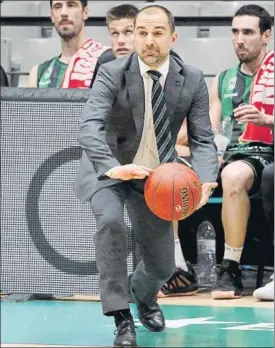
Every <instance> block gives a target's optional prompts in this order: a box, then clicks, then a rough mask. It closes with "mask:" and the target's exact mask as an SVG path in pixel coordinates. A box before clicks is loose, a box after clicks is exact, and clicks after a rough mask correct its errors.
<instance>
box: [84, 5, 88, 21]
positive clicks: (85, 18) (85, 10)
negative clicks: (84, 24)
mask: <svg viewBox="0 0 275 348" xmlns="http://www.w3.org/2000/svg"><path fill="white" fill-rule="evenodd" d="M88 18H89V9H88V6H86V7H85V8H84V10H83V19H84V21H86V20H87V19H88Z"/></svg>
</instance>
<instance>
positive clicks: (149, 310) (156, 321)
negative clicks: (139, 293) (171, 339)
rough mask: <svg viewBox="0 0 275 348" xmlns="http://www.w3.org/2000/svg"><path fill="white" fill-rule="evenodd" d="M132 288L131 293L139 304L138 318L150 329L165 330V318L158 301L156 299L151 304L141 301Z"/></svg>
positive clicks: (155, 330)
mask: <svg viewBox="0 0 275 348" xmlns="http://www.w3.org/2000/svg"><path fill="white" fill-rule="evenodd" d="M130 289H131V295H132V297H133V299H134V301H135V303H136V305H137V311H138V319H139V321H140V322H141V324H142V325H143V326H145V327H146V328H147V329H148V330H150V331H154V332H160V331H163V330H164V329H165V319H164V316H163V313H162V310H161V309H160V307H159V305H158V303H157V301H156V300H154V301H153V303H152V304H151V305H146V304H145V303H142V302H141V301H139V299H138V298H137V297H136V295H135V293H134V290H133V289H132V288H131V287H130Z"/></svg>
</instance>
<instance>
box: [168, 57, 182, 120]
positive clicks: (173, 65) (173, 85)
mask: <svg viewBox="0 0 275 348" xmlns="http://www.w3.org/2000/svg"><path fill="white" fill-rule="evenodd" d="M182 69H183V67H182V66H181V64H180V62H178V63H177V62H176V59H175V58H173V57H171V56H170V67H169V72H168V75H167V78H166V82H165V86H164V95H165V100H166V104H167V109H168V111H169V114H170V115H171V116H172V115H173V114H174V111H175V108H176V105H177V102H178V99H179V96H180V94H181V91H182V87H183V83H184V79H185V78H184V76H183V75H182V74H181V71H182Z"/></svg>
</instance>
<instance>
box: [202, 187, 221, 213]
mask: <svg viewBox="0 0 275 348" xmlns="http://www.w3.org/2000/svg"><path fill="white" fill-rule="evenodd" d="M217 186H218V184H217V183H216V182H207V183H205V184H202V196H201V201H200V203H199V205H198V207H197V210H199V209H200V208H201V207H203V206H204V205H205V204H206V203H207V202H208V199H209V197H210V195H211V193H212V191H213V190H214V189H215V188H216V187H217Z"/></svg>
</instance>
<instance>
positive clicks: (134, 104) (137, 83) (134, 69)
mask: <svg viewBox="0 0 275 348" xmlns="http://www.w3.org/2000/svg"><path fill="white" fill-rule="evenodd" d="M125 78H126V85H127V89H128V93H129V99H130V104H131V108H132V112H133V117H134V122H135V125H136V129H137V138H138V139H139V140H140V137H141V135H142V131H143V125H144V113H145V95H144V84H143V79H142V77H141V75H140V70H139V64H138V56H137V54H133V56H132V61H131V63H130V66H129V70H126V71H125Z"/></svg>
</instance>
